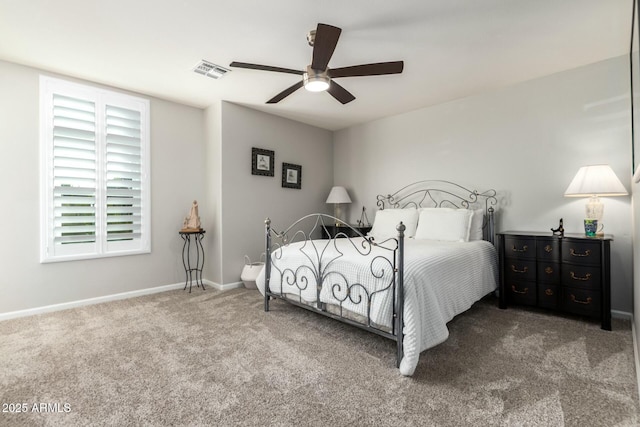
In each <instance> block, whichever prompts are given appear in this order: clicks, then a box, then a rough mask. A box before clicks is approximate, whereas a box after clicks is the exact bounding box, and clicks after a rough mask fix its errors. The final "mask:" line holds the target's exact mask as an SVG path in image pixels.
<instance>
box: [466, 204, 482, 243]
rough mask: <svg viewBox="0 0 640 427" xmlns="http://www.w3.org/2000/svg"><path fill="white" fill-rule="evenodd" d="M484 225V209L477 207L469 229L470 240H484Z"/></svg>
mask: <svg viewBox="0 0 640 427" xmlns="http://www.w3.org/2000/svg"><path fill="white" fill-rule="evenodd" d="M483 225H484V209H476V210H474V211H473V217H472V218H471V228H470V229H469V241H472V240H482V239H483V237H484V236H483V233H482V226H483Z"/></svg>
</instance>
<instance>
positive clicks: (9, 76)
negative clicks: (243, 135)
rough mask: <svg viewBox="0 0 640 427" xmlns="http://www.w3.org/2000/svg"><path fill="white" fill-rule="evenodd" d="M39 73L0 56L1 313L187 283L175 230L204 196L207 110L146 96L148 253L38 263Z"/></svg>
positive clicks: (178, 238) (179, 241) (179, 242)
mask: <svg viewBox="0 0 640 427" xmlns="http://www.w3.org/2000/svg"><path fill="white" fill-rule="evenodd" d="M40 73H41V72H40V71H39V70H36V69H33V68H29V67H24V66H19V65H15V64H11V63H8V62H3V61H0V94H2V96H0V117H2V120H0V178H1V179H0V195H2V207H3V209H0V223H2V224H4V227H3V231H2V244H0V272H1V274H0V295H1V297H0V313H4V312H11V311H17V310H24V309H29V308H35V307H42V306H47V305H52V304H58V303H64V302H71V301H77V300H82V299H87V298H94V297H100V296H105V295H111V294H116V293H121V292H128V291H135V290H139V289H146V288H152V287H157V286H162V285H168V284H174V283H178V282H180V281H182V280H184V271H183V270H182V264H181V261H180V253H181V248H182V246H181V242H182V241H181V240H180V237H179V236H178V230H179V229H180V227H181V226H182V221H183V219H184V217H185V216H186V215H187V214H188V213H189V209H190V207H191V202H192V201H193V199H202V198H203V197H204V196H205V190H204V183H203V176H204V169H205V156H204V144H203V141H204V135H203V132H204V117H203V111H202V110H200V109H196V108H191V107H186V106H183V105H179V104H175V103H172V102H167V101H163V100H159V99H155V98H151V97H145V98H148V99H150V101H151V239H152V240H151V245H152V246H151V253H150V254H145V255H136V256H126V257H114V258H106V259H97V260H85V261H70V262H58V263H50V264H40V263H39V249H38V248H39V244H40V237H39V233H40V230H39V229H38V224H39V223H40V221H39V213H40V189H39V173H40V167H39V164H40V157H39V80H38V79H39V75H40ZM59 77H60V76H59ZM61 77H62V78H65V77H64V76H61ZM85 83H86V82H85ZM137 95H138V96H140V95H139V94H137Z"/></svg>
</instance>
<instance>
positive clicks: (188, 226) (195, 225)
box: [181, 200, 202, 231]
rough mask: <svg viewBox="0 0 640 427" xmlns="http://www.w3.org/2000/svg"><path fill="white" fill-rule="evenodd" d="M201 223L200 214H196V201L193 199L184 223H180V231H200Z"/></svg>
mask: <svg viewBox="0 0 640 427" xmlns="http://www.w3.org/2000/svg"><path fill="white" fill-rule="evenodd" d="M201 230H202V224H201V223H200V216H199V214H198V201H197V200H194V201H193V204H192V205H191V211H190V212H189V216H188V217H185V219H184V223H183V224H182V230H181V231H201Z"/></svg>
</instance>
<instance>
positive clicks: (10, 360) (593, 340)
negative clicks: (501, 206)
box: [0, 289, 640, 426]
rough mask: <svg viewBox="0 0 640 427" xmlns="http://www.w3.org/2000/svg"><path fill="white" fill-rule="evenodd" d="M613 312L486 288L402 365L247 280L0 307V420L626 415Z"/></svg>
mask: <svg viewBox="0 0 640 427" xmlns="http://www.w3.org/2000/svg"><path fill="white" fill-rule="evenodd" d="M613 328H614V330H613V331H612V332H606V331H602V330H601V329H600V328H599V324H597V323H593V322H585V321H583V320H581V319H576V318H572V317H567V316H558V315H553V314H550V313H546V312H542V311H537V310H524V309H517V308H510V309H508V310H499V309H498V308H497V307H496V304H495V300H493V299H491V298H489V299H485V300H483V301H480V302H478V303H476V304H475V305H474V306H473V307H472V308H471V309H470V310H468V311H467V312H465V313H463V314H461V315H459V316H458V317H456V318H455V319H454V320H453V321H451V322H450V324H449V329H450V332H451V335H450V337H449V339H448V340H447V341H445V342H444V343H443V344H441V345H439V346H436V347H435V348H432V349H430V350H427V351H425V352H423V353H422V354H421V357H420V363H419V365H418V367H417V369H416V373H415V375H414V376H413V377H403V376H401V375H400V373H399V372H398V370H397V369H396V368H395V343H394V342H392V341H390V340H386V339H384V338H381V337H378V336H376V335H373V334H370V333H367V332H365V331H361V330H359V329H357V328H353V327H350V326H347V325H343V324H340V323H338V322H335V321H333V320H331V319H327V318H324V317H322V316H319V315H317V314H315V313H310V312H306V311H304V310H302V309H300V308H297V307H294V306H291V305H287V304H286V303H284V302H282V301H275V302H273V303H272V304H271V311H270V312H269V313H265V312H264V310H263V300H262V299H261V297H260V295H259V293H258V292H257V291H255V290H245V289H236V290H232V291H226V292H219V291H215V290H212V289H207V290H206V291H204V292H203V291H201V290H199V289H195V290H194V292H193V293H191V294H188V293H186V292H183V291H181V290H177V291H170V292H164V293H160V294H154V295H148V296H144V297H139V298H132V299H127V300H121V301H114V302H109V303H105V304H99V305H93V306H87V307H81V308H75V309H71V310H66V311H60V312H55V313H48V314H43V315H37V316H32V317H25V318H19V319H13V320H7V321H3V322H0V339H1V346H0V403H1V404H2V412H1V413H0V425H2V426H12V425H16V426H31V425H43V426H48V425H64V426H74V425H118V426H125V425H219V426H233V425H247V426H253V425H278V426H289V425H313V426H354V425H357V426H359V425H370V426H387V425H388V426H427V425H434V426H467V425H468V426H528V425H531V426H632V425H639V424H640V407H639V405H638V392H637V383H636V374H635V367H634V355H633V342H632V336H631V330H630V324H629V322H626V321H621V320H614V323H613Z"/></svg>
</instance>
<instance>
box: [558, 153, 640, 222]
mask: <svg viewBox="0 0 640 427" xmlns="http://www.w3.org/2000/svg"><path fill="white" fill-rule="evenodd" d="M627 194H629V193H627V189H626V188H624V185H622V183H621V182H620V180H619V179H618V177H617V176H616V174H615V172H614V171H613V170H612V169H611V167H610V166H609V165H591V166H583V167H581V168H580V169H579V170H578V173H577V174H576V176H575V177H574V178H573V181H571V184H569V187H567V190H566V191H565V192H564V196H565V197H590V199H589V202H588V203H587V204H586V206H585V218H588V219H595V220H597V221H598V234H601V233H602V230H603V227H604V224H603V223H602V218H603V217H604V204H603V203H602V202H601V201H600V199H599V197H600V196H626V195H627ZM586 231H587V230H586V225H585V233H586Z"/></svg>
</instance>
